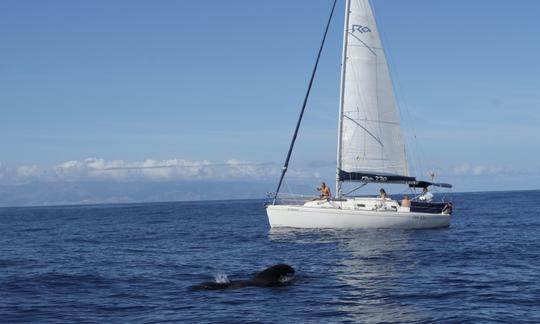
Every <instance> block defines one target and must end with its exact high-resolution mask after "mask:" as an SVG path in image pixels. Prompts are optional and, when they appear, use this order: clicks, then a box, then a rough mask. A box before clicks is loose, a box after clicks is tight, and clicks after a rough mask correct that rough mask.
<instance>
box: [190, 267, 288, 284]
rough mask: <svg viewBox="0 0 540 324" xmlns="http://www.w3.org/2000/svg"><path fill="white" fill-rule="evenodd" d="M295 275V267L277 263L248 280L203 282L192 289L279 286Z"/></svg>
mask: <svg viewBox="0 0 540 324" xmlns="http://www.w3.org/2000/svg"><path fill="white" fill-rule="evenodd" d="M293 277H294V269H293V268H292V267H291V266H289V265H287V264H276V265H273V266H271V267H270V268H267V269H265V270H263V271H261V272H259V273H257V274H256V275H255V277H253V278H251V279H247V280H233V281H227V282H215V281H212V282H203V283H201V284H199V285H195V286H192V287H190V289H191V290H216V289H226V288H242V287H249V286H251V287H278V286H284V285H286V284H288V283H289V282H290V281H291V280H292V279H293Z"/></svg>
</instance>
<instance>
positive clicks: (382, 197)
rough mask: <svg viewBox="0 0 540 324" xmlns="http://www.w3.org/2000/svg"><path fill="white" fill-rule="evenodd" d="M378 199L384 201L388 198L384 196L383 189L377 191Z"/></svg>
mask: <svg viewBox="0 0 540 324" xmlns="http://www.w3.org/2000/svg"><path fill="white" fill-rule="evenodd" d="M379 198H381V199H382V200H385V199H386V198H388V197H387V195H386V191H385V190H384V189H383V188H381V189H380V190H379Z"/></svg>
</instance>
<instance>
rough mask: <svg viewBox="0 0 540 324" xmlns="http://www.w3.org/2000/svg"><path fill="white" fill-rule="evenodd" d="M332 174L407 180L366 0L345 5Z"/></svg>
mask: <svg viewBox="0 0 540 324" xmlns="http://www.w3.org/2000/svg"><path fill="white" fill-rule="evenodd" d="M348 7H349V11H348V17H347V20H346V23H345V26H346V31H345V40H344V41H345V42H344V65H343V67H342V74H343V75H342V94H341V96H342V97H341V109H340V111H341V114H340V134H339V135H340V136H339V139H340V141H339V143H338V145H339V146H340V147H339V149H338V169H341V170H343V171H346V172H349V173H354V172H357V173H369V174H393V175H402V176H408V175H409V170H408V165H407V158H406V153H405V142H404V140H403V137H402V134H401V130H400V117H399V112H398V109H397V105H396V100H395V97H394V90H393V87H392V81H391V79H390V74H389V70H388V65H387V62H386V57H385V54H384V50H383V48H382V42H381V39H380V37H379V32H378V29H377V25H376V22H375V18H374V16H373V12H372V8H371V6H370V3H369V1H368V0H349V3H348Z"/></svg>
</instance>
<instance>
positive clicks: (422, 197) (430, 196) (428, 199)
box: [418, 187, 433, 202]
mask: <svg viewBox="0 0 540 324" xmlns="http://www.w3.org/2000/svg"><path fill="white" fill-rule="evenodd" d="M418 200H420V201H425V202H431V201H432V200H433V194H432V193H431V192H429V190H428V188H427V187H426V188H424V190H422V194H421V195H420V197H418Z"/></svg>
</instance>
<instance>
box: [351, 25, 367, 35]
mask: <svg viewBox="0 0 540 324" xmlns="http://www.w3.org/2000/svg"><path fill="white" fill-rule="evenodd" d="M354 32H360V34H363V33H371V29H369V27H367V26H362V25H352V33H353V34H354Z"/></svg>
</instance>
